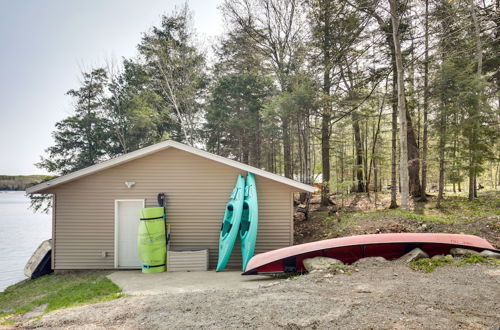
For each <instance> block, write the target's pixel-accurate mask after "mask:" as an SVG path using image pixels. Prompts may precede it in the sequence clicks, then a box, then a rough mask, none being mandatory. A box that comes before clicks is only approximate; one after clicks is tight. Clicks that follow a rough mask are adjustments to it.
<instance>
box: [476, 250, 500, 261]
mask: <svg viewBox="0 0 500 330" xmlns="http://www.w3.org/2000/svg"><path fill="white" fill-rule="evenodd" d="M479 255H481V256H483V257H486V258H495V259H500V253H497V252H493V251H490V250H484V251H483V252H481V253H479Z"/></svg>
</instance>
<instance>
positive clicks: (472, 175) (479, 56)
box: [469, 0, 483, 200]
mask: <svg viewBox="0 0 500 330" xmlns="http://www.w3.org/2000/svg"><path fill="white" fill-rule="evenodd" d="M469 9H470V12H471V17H472V23H473V24H474V34H475V38H476V60H477V76H478V78H481V75H482V71H483V46H482V43H481V27H480V25H479V21H478V18H477V15H476V9H475V8H474V1H473V0H469ZM478 102H481V101H480V100H479V101H478ZM477 106H478V107H479V104H478V105H477ZM472 107H474V105H473V106H472ZM477 111H479V109H474V110H472V112H473V113H474V114H475V113H476V112H477ZM477 130H478V126H477V123H476V121H473V122H472V132H471V133H470V138H469V152H470V157H469V160H470V162H469V200H473V199H474V198H476V197H477V190H476V175H477V173H476V172H477V171H476V166H477V159H476V148H475V146H476V140H477Z"/></svg>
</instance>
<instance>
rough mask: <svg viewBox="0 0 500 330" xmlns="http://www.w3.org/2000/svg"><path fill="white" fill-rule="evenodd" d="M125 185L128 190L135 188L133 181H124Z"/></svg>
mask: <svg viewBox="0 0 500 330" xmlns="http://www.w3.org/2000/svg"><path fill="white" fill-rule="evenodd" d="M125 185H126V186H127V188H128V189H130V188H132V187H133V186H135V182H134V181H125Z"/></svg>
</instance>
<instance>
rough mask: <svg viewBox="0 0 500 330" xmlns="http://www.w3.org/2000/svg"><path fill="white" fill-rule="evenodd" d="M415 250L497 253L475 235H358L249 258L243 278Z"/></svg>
mask: <svg viewBox="0 0 500 330" xmlns="http://www.w3.org/2000/svg"><path fill="white" fill-rule="evenodd" d="M417 247H418V248H420V249H422V250H423V251H425V252H426V253H427V254H428V255H429V256H430V257H432V256H435V255H438V254H447V253H449V251H450V249H452V248H454V247H462V248H467V249H471V250H475V251H483V250H490V251H494V252H500V251H497V250H496V249H495V247H494V246H493V245H491V244H490V243H489V242H488V241H486V240H485V239H482V238H480V237H477V236H474V235H461V234H435V233H432V234H430V233H396V234H374V235H359V236H349V237H340V238H333V239H328V240H324V241H318V242H311V243H305V244H300V245H294V246H289V247H286V248H282V249H278V250H274V251H269V252H266V253H261V254H258V255H256V256H254V257H253V258H252V259H250V261H249V262H248V265H247V267H246V269H245V272H244V273H243V275H254V274H263V273H283V272H305V271H306V270H305V268H304V265H303V263H302V261H303V260H304V259H307V258H314V257H317V256H324V257H329V258H335V259H338V260H341V261H342V262H344V263H346V264H351V263H353V262H355V261H357V260H358V259H361V258H366V257H384V258H386V259H389V260H390V259H396V258H399V257H401V256H402V255H404V254H405V253H407V252H409V251H411V250H413V249H414V248H417Z"/></svg>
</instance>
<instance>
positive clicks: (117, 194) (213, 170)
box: [27, 140, 315, 270]
mask: <svg viewBox="0 0 500 330" xmlns="http://www.w3.org/2000/svg"><path fill="white" fill-rule="evenodd" d="M247 172H252V173H254V174H255V176H256V181H257V192H258V198H259V230H258V234H257V243H256V253H261V252H265V251H269V250H274V249H278V248H281V247H285V246H289V245H292V244H293V193H294V192H313V191H314V190H315V188H314V187H312V186H309V185H306V184H303V183H300V182H297V181H294V180H291V179H287V178H285V177H282V176H280V175H276V174H273V173H270V172H267V171H264V170H261V169H258V168H255V167H252V166H248V165H246V164H243V163H240V162H237V161H234V160H230V159H227V158H224V157H221V156H217V155H214V154H211V153H209V152H206V151H203V150H199V149H196V148H194V147H190V146H187V145H185V144H182V143H179V142H175V141H170V140H169V141H164V142H160V143H157V144H155V145H152V146H149V147H146V148H143V149H140V150H136V151H133V152H131V153H128V154H125V155H122V156H119V157H116V158H113V159H110V160H108V161H105V162H102V163H99V164H96V165H93V166H90V167H87V168H84V169H82V170H79V171H76V172H73V173H70V174H67V175H64V176H61V177H58V178H55V179H53V180H50V181H47V182H43V183H40V184H38V185H36V186H33V187H30V188H28V189H27V193H29V194H33V193H41V194H52V195H53V207H52V240H53V249H52V268H53V269H55V270H69V269H116V268H125V269H126V268H140V262H139V259H138V256H137V226H138V222H139V217H138V211H139V210H140V209H141V208H142V207H151V206H157V205H158V204H157V195H158V193H165V194H166V196H167V223H169V224H170V225H171V241H170V248H172V249H194V248H208V249H209V267H210V268H214V267H215V266H216V264H217V253H218V240H219V230H220V226H221V222H222V218H223V215H224V210H225V205H226V203H227V202H228V200H229V195H230V193H231V191H232V189H233V187H234V184H235V182H236V177H237V175H238V174H239V173H241V174H243V175H246V173H247ZM229 267H231V268H239V267H241V258H240V247H239V243H237V245H235V247H234V250H233V254H232V256H231V259H230V262H229Z"/></svg>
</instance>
